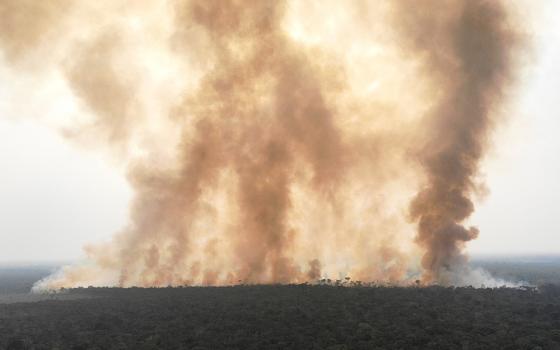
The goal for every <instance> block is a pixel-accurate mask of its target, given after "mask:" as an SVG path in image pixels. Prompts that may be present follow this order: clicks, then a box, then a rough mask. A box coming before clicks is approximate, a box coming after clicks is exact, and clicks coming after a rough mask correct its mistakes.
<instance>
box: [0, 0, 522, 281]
mask: <svg viewBox="0 0 560 350" xmlns="http://www.w3.org/2000/svg"><path fill="white" fill-rule="evenodd" d="M508 11H509V10H508V8H506V6H505V5H504V4H502V2H499V1H492V2H490V1H484V0H474V1H467V0H449V1H446V2H444V3H442V2H440V1H435V0H434V1H431V0H430V1H424V2H422V5H418V6H416V5H415V6H411V4H410V3H408V2H407V1H404V0H403V1H397V2H392V1H391V2H389V1H387V2H364V1H354V2H339V1H321V2H314V1H308V2H298V1H260V0H259V1H257V0H255V1H252V0H247V1H233V0H232V1H221V0H220V1H218V0H204V1H198V0H179V1H161V2H152V1H137V2H134V3H130V2H126V1H124V0H122V1H109V0H101V1H95V2H88V1H84V2H81V3H73V2H68V1H65V0H45V1H40V2H38V1H21V0H1V1H0V45H2V52H3V62H4V63H3V64H5V65H9V66H10V67H11V69H12V71H14V72H16V73H15V74H16V75H15V76H16V77H17V76H24V75H28V74H30V72H31V75H32V78H28V81H29V84H30V86H33V87H34V88H35V89H39V90H40V89H41V88H44V89H50V90H51V91H54V90H53V89H54V87H56V89H57V90H55V91H57V94H58V95H59V98H58V99H57V101H55V102H52V103H53V104H67V105H69V106H71V108H70V107H68V108H67V109H65V110H68V111H71V112H68V113H67V115H63V116H62V118H60V119H61V120H62V121H60V120H57V127H58V128H60V130H61V131H62V132H63V135H65V137H67V138H68V139H69V140H70V141H71V142H73V143H75V144H76V145H80V146H82V147H98V146H101V148H103V149H105V150H106V151H109V152H110V153H112V154H115V156H116V158H117V159H119V160H120V161H122V162H123V163H124V164H126V167H127V169H128V170H127V177H128V179H129V182H130V184H131V187H132V188H133V190H134V193H135V195H134V199H133V202H132V203H131V208H130V223H129V225H128V226H127V227H125V228H123V229H122V231H120V232H118V233H116V234H115V235H114V236H113V238H112V239H111V240H110V241H109V242H106V243H97V244H94V245H89V246H87V247H86V248H85V251H86V254H87V261H86V262H85V263H83V264H80V265H74V266H68V267H65V268H64V269H62V270H61V271H60V272H59V273H58V274H56V275H54V276H51V277H50V278H48V279H46V280H44V281H42V282H41V284H40V285H39V287H41V288H42V287H45V288H58V287H72V286H80V285H119V286H133V285H140V286H165V285H183V284H201V285H216V284H231V283H240V282H242V283H277V282H280V283H291V282H303V281H309V280H316V279H318V278H321V277H325V276H328V277H329V278H343V277H345V276H351V277H352V278H354V279H360V280H365V281H382V282H391V283H406V282H407V281H409V280H414V279H415V278H417V274H418V273H422V278H423V280H424V281H425V282H427V283H430V282H439V283H444V284H461V283H467V282H466V279H465V278H464V277H465V276H464V274H465V273H466V272H468V271H469V270H468V265H467V258H466V256H465V254H464V245H465V243H466V242H468V241H469V240H471V239H474V238H475V237H476V236H477V235H478V230H477V229H476V228H467V227H465V226H464V222H465V220H466V219H468V217H469V216H470V215H471V213H472V212H473V210H474V204H473V196H474V194H475V193H476V192H477V191H478V187H479V186H480V184H479V183H478V178H477V176H478V170H479V164H480V161H481V160H482V159H483V157H484V154H485V152H484V151H485V150H486V148H487V147H488V146H489V145H488V143H489V142H488V140H489V138H490V136H491V131H492V128H493V127H494V125H495V124H496V122H497V121H498V120H499V115H500V110H499V107H500V106H501V104H502V103H503V102H504V101H503V100H504V97H505V94H506V92H507V89H508V88H509V87H510V85H512V84H511V83H512V81H513V79H512V78H513V73H514V68H515V65H514V62H513V55H514V53H515V49H516V47H517V42H518V39H517V38H518V35H517V29H516V25H515V23H513V21H512V18H511V16H510V15H509V12H508ZM56 81H58V82H59V83H57V84H55V83H54V82H56ZM60 81H62V82H63V83H60ZM14 94H15V95H14V101H16V102H14V103H17V101H20V103H21V101H23V100H24V99H27V98H28V96H27V95H28V92H20V93H17V92H16V93H14ZM49 108H53V105H49V104H47V105H46V106H40V107H39V106H37V110H39V109H40V110H49ZM36 112H37V111H36ZM37 113H39V112H37ZM39 114H40V113H39ZM39 119H40V118H39ZM108 196H110V194H108ZM411 198H413V199H412V202H410V201H411ZM92 215H95V213H92ZM415 227H417V229H415ZM415 242H416V243H417V244H414V243H415ZM420 256H421V261H420Z"/></svg>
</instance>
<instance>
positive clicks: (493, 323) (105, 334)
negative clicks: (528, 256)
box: [0, 285, 560, 350]
mask: <svg viewBox="0 0 560 350" xmlns="http://www.w3.org/2000/svg"><path fill="white" fill-rule="evenodd" d="M64 295H73V296H74V297H79V298H74V299H66V298H64ZM49 298H50V299H51V300H43V301H40V302H28V303H11V304H0V348H1V349H9V350H16V349H74V350H80V349H84V350H85V349H115V350H116V349H193V350H194V349H196V350H202V349H208V350H213V349H216V350H219V349H239V350H248V349H298V350H299V349H317V350H319V349H324V350H342V349H347V350H350V349H530V350H531V349H532V350H536V349H560V289H559V288H558V287H556V286H553V285H547V286H542V287H541V288H539V289H536V288H523V289H512V288H498V289H482V288H480V289H474V288H444V287H437V286H432V287H423V288H416V287H408V288H403V287H372V286H368V287H364V286H354V287H337V286H325V285H323V286H321V285H287V286H235V287H184V288H157V289H156V288H152V289H142V288H128V289H118V288H83V289H73V290H67V291H64V292H62V293H61V294H57V295H53V296H50V297H49Z"/></svg>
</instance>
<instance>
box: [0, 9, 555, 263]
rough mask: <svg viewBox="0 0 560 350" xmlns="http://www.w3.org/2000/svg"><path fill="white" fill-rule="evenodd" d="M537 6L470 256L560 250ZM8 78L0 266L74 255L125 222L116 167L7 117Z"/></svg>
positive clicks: (0, 143)
mask: <svg viewBox="0 0 560 350" xmlns="http://www.w3.org/2000/svg"><path fill="white" fill-rule="evenodd" d="M538 4H539V6H541V7H542V9H540V10H539V11H538V12H542V14H541V15H540V17H539V20H538V21H536V22H535V25H534V29H533V30H534V31H535V32H536V35H535V37H534V48H535V50H534V51H535V52H534V54H533V56H534V58H533V63H532V67H530V68H527V69H526V70H525V71H524V72H523V77H522V86H521V88H520V90H519V92H518V95H519V100H518V102H516V103H514V104H513V106H512V107H511V110H510V115H511V116H510V122H509V124H508V125H505V126H502V128H501V129H500V131H499V132H498V133H497V135H496V138H495V147H494V149H493V151H492V153H491V154H490V155H489V159H488V160H487V161H486V162H485V165H484V168H483V172H484V173H485V174H486V179H487V184H488V187H489V189H490V194H489V195H488V197H487V198H486V199H485V200H484V201H483V202H482V203H481V204H479V205H478V207H477V212H476V214H475V215H474V216H473V218H472V220H471V222H472V224H475V225H478V226H479V228H480V230H481V234H480V237H479V238H478V239H477V240H476V241H474V242H472V243H470V245H469V250H470V251H471V252H473V253H560V204H559V203H560V182H559V179H560V137H559V136H558V133H559V132H560V118H558V116H557V114H558V111H559V110H560V99H559V98H558V94H559V93H560V68H559V66H558V65H559V62H560V45H558V43H559V42H560V22H558V21H555V20H554V16H555V14H557V13H560V12H559V11H560V2H558V1H548V2H545V1H539V2H538ZM536 12H537V11H536ZM14 79H15V78H14V75H13V73H9V72H8V70H7V69H6V68H5V67H0V261H13V260H19V261H31V260H69V259H76V258H79V257H80V256H81V254H82V246H83V245H84V244H86V243H88V242H97V241H101V240H106V239H109V237H110V236H111V235H112V234H113V233H114V232H115V231H117V230H118V229H119V228H122V227H123V225H124V224H125V223H126V222H127V206H128V201H129V199H130V196H131V192H130V189H129V187H128V185H127V183H126V181H125V179H124V170H123V168H119V167H117V166H116V165H115V164H116V162H114V161H111V160H110V159H108V158H107V157H106V156H104V155H103V154H102V153H99V152H95V151H94V150H87V149H80V148H76V147H75V146H74V145H72V144H70V143H68V142H67V141H66V140H64V138H63V137H61V136H60V135H59V133H58V132H57V131H56V130H54V129H53V128H50V127H49V126H48V125H45V124H44V123H36V122H34V121H33V120H32V119H33V118H25V119H18V120H15V118H14V117H16V116H14V115H10V113H14V111H17V110H18V108H14V106H13V104H14V101H13V100H12V99H11V96H12V95H13V94H12V93H11V91H12V90H14V89H17V82H16V81H14ZM37 96H39V95H37ZM37 96H35V97H37ZM39 97H40V98H43V99H48V98H49V96H48V94H47V95H40V96H39ZM26 102H28V101H19V102H18V103H23V104H25V103H26ZM39 109H40V108H39V107H38V109H34V108H26V106H22V108H21V110H22V111H24V112H22V113H31V114H32V113H40V110H39ZM8 111H10V112H8Z"/></svg>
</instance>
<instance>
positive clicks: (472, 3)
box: [399, 0, 518, 284]
mask: <svg viewBox="0 0 560 350" xmlns="http://www.w3.org/2000/svg"><path fill="white" fill-rule="evenodd" d="M407 3H408V2H407ZM420 4H421V5H420ZM409 5H410V4H409ZM400 6H401V8H400V11H399V23H400V25H402V28H403V29H404V30H403V33H404V35H405V36H406V40H405V42H406V41H407V42H408V44H407V47H406V50H410V54H411V55H413V57H415V58H418V57H419V58H420V59H422V60H423V62H422V63H423V69H424V70H425V72H424V73H425V74H426V76H427V77H428V78H429V79H433V82H434V87H435V88H434V92H433V96H434V101H433V102H432V104H431V105H432V107H431V109H430V112H428V115H427V116H426V117H425V118H426V119H425V127H426V128H425V130H423V133H424V136H423V137H425V138H424V139H422V142H423V143H422V145H421V148H420V150H419V154H418V155H419V160H420V162H421V167H422V168H423V169H424V171H425V174H426V180H427V182H426V184H425V187H424V188H423V189H421V190H420V191H419V192H418V194H417V195H416V196H415V198H414V200H413V201H412V203H411V206H410V213H411V218H412V220H414V221H415V222H418V233H417V237H416V240H417V243H418V244H419V245H420V246H421V247H423V248H424V249H425V254H424V256H423V258H422V266H423V268H424V270H425V272H424V276H423V280H424V281H425V282H438V283H442V284H455V283H461V282H460V281H461V279H462V277H463V276H461V274H462V273H465V272H467V271H468V268H467V265H466V262H467V258H466V256H465V255H464V254H463V247H464V243H465V242H468V241H470V240H472V239H475V238H476V237H477V235H478V229H477V228H475V227H470V228H467V227H465V226H464V225H463V222H464V221H465V220H466V219H467V218H468V217H469V216H470V215H471V214H472V213H473V211H474V205H473V202H472V197H473V192H474V191H475V190H476V184H475V183H474V182H475V177H476V175H477V173H478V170H479V163H480V160H481V158H482V156H483V155H484V151H485V149H486V148H487V146H488V138H489V136H490V134H491V130H492V128H493V126H494V124H495V122H496V120H495V115H496V114H497V113H496V107H497V106H498V105H499V103H500V102H502V99H503V97H504V92H505V88H506V87H508V86H509V85H510V84H511V81H512V79H511V76H512V71H513V69H512V68H513V62H512V57H513V56H512V53H513V51H514V48H515V47H516V46H517V41H518V40H517V37H518V35H517V34H516V33H515V32H514V31H513V29H512V28H514V27H513V26H512V25H511V23H510V21H509V17H508V14H507V13H506V9H505V8H504V6H503V4H502V3H501V2H500V1H484V0H464V1H445V2H441V1H423V2H421V3H419V4H418V6H417V7H416V6H415V7H414V9H411V7H410V6H408V7H405V5H404V2H403V4H401V5H400Z"/></svg>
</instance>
